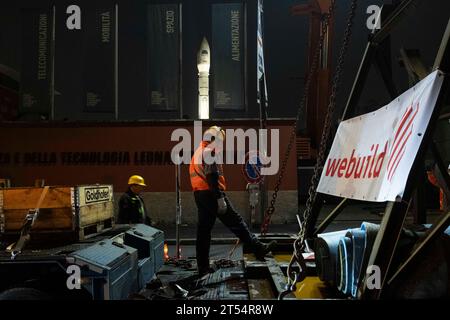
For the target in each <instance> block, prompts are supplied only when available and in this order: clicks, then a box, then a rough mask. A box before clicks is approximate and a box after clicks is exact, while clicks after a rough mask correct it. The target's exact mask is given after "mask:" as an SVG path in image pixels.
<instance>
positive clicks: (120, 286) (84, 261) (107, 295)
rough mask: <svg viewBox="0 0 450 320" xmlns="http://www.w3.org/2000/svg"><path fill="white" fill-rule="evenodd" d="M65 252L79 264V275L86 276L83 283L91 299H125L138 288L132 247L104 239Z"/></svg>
mask: <svg viewBox="0 0 450 320" xmlns="http://www.w3.org/2000/svg"><path fill="white" fill-rule="evenodd" d="M69 256H70V257H72V258H73V259H74V264H76V265H78V266H80V267H81V270H82V277H83V276H86V277H87V276H89V278H90V281H89V282H88V283H83V287H84V288H85V289H86V290H88V291H89V293H91V294H92V296H93V297H94V299H105V300H119V299H127V298H128V296H129V295H130V294H131V293H134V292H136V291H137V290H138V276H137V274H138V272H137V271H138V253H137V250H136V249H135V248H133V247H130V246H127V245H124V244H122V243H120V242H117V241H116V240H114V239H107V240H104V241H100V242H97V243H95V244H94V245H92V246H90V247H88V248H85V249H81V250H78V251H75V252H73V253H71V254H70V255H69ZM94 282H96V283H94ZM99 283H102V285H98V284H99Z"/></svg>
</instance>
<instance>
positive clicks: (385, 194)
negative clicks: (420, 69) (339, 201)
mask: <svg viewBox="0 0 450 320" xmlns="http://www.w3.org/2000/svg"><path fill="white" fill-rule="evenodd" d="M442 81H443V74H442V73H441V72H440V71H435V72H433V73H431V74H430V75H429V76H427V77H426V78H425V79H423V80H422V81H420V82H419V83H418V84H416V85H415V86H414V87H412V88H410V89H409V90H408V91H406V92H404V93H403V94H402V95H400V96H399V97H398V98H396V99H395V100H393V101H392V102H391V103H389V104H388V105H386V106H384V107H382V108H380V109H378V110H377V111H374V112H371V113H368V114H365V115H362V116H359V117H355V118H352V119H349V120H346V121H343V122H341V123H340V125H339V128H338V130H337V133H336V137H335V139H334V141H333V145H332V147H331V150H330V154H329V155H328V158H327V160H326V162H325V165H324V168H323V171H322V176H321V179H320V182H319V186H318V188H317V191H318V192H321V193H326V194H331V195H335V196H340V197H345V198H351V199H358V200H366V201H376V202H383V201H396V200H397V198H398V197H402V196H403V192H404V189H405V185H406V181H407V179H408V176H409V172H410V170H411V167H412V164H413V162H414V159H415V157H416V154H417V152H418V150H419V146H420V143H421V141H422V139H423V135H424V133H425V131H426V129H427V126H428V123H429V121H430V117H431V114H432V112H433V110H434V107H435V104H436V100H437V97H438V94H439V90H440V88H441V85H442Z"/></svg>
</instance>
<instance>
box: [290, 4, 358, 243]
mask: <svg viewBox="0 0 450 320" xmlns="http://www.w3.org/2000/svg"><path fill="white" fill-rule="evenodd" d="M356 3H357V0H352V2H351V5H350V13H349V15H348V18H347V26H346V28H345V33H344V40H343V42H342V46H341V49H340V52H339V59H338V63H337V66H336V70H335V73H334V78H333V84H332V89H331V95H330V100H329V102H328V108H327V112H326V116H325V122H324V127H323V131H322V137H321V140H320V147H319V153H318V155H317V161H316V164H315V166H314V174H313V176H312V178H311V184H310V186H309V190H308V199H307V201H306V208H305V211H304V212H303V221H302V228H301V229H300V232H299V241H301V245H303V242H304V240H305V239H304V238H305V232H306V230H307V228H306V227H307V226H308V223H309V219H310V216H311V211H312V207H313V204H314V201H315V199H316V190H317V185H318V183H319V179H320V176H321V174H322V170H321V169H320V168H321V167H323V164H324V161H325V156H326V151H327V149H328V148H327V147H328V142H329V139H330V135H331V127H332V122H333V115H334V110H335V107H336V95H337V92H338V88H339V84H340V77H341V73H342V68H343V65H344V62H345V55H346V53H347V49H348V44H349V41H350V37H351V34H352V26H353V19H354V17H355V12H356ZM299 210H300V209H299ZM297 246H298V244H297Z"/></svg>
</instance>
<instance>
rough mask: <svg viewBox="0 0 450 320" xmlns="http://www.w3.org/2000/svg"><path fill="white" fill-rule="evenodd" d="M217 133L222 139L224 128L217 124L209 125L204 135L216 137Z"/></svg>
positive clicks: (223, 137)
mask: <svg viewBox="0 0 450 320" xmlns="http://www.w3.org/2000/svg"><path fill="white" fill-rule="evenodd" d="M219 133H220V134H221V135H222V140H225V130H223V129H222V128H221V127H219V126H212V127H209V128H208V130H206V131H205V135H211V136H213V137H217V135H218V134H219Z"/></svg>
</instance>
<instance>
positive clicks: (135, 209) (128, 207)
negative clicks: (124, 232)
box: [117, 175, 152, 225]
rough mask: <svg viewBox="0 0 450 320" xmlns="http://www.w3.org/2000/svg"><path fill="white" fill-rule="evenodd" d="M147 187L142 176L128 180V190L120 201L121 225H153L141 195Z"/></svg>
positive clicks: (135, 176)
mask: <svg viewBox="0 0 450 320" xmlns="http://www.w3.org/2000/svg"><path fill="white" fill-rule="evenodd" d="M146 186H147V185H146V184H145V182H144V178H142V177H141V176H137V175H134V176H131V177H130V178H129V179H128V190H127V191H126V192H125V193H124V194H123V195H122V197H120V200H119V217H118V221H117V222H118V223H119V224H136V223H144V224H147V225H152V221H151V219H150V217H149V216H148V215H147V209H146V208H145V204H144V200H143V199H142V197H141V193H142V192H143V191H144V189H145V187H146Z"/></svg>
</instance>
